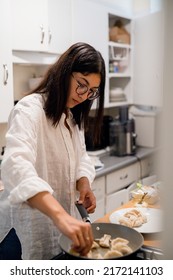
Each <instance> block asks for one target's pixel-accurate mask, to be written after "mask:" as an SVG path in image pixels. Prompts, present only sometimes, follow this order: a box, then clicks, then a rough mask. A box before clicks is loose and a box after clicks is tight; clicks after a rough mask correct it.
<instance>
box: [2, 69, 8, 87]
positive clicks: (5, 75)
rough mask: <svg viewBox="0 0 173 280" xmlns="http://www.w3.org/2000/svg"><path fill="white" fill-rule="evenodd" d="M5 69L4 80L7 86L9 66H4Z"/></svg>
mask: <svg viewBox="0 0 173 280" xmlns="http://www.w3.org/2000/svg"><path fill="white" fill-rule="evenodd" d="M3 67H4V79H3V83H4V85H5V86H6V85H7V81H8V68H7V64H3Z"/></svg>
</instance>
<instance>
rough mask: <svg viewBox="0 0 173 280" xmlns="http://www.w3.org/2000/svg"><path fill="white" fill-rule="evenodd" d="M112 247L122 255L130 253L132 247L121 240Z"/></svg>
mask: <svg viewBox="0 0 173 280" xmlns="http://www.w3.org/2000/svg"><path fill="white" fill-rule="evenodd" d="M112 249H113V250H117V251H119V252H121V253H122V254H123V255H126V254H130V253H132V249H131V248H130V247H129V246H128V245H127V244H125V243H121V242H118V243H116V244H114V245H113V246H112Z"/></svg>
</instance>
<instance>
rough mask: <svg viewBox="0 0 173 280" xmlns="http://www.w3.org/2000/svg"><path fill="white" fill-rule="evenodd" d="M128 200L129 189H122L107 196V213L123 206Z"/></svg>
mask: <svg viewBox="0 0 173 280" xmlns="http://www.w3.org/2000/svg"><path fill="white" fill-rule="evenodd" d="M127 201H128V195H127V190H126V189H124V190H120V191H118V192H115V193H113V194H110V195H108V196H107V197H106V213H108V212H111V211H113V210H114V209H116V208H118V207H120V206H122V205H123V204H124V203H126V202H127Z"/></svg>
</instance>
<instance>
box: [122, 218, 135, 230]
mask: <svg viewBox="0 0 173 280" xmlns="http://www.w3.org/2000/svg"><path fill="white" fill-rule="evenodd" d="M119 223H120V225H123V226H127V227H130V228H132V227H133V225H132V223H131V221H130V219H128V218H127V217H121V218H120V219H119Z"/></svg>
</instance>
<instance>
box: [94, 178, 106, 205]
mask: <svg viewBox="0 0 173 280" xmlns="http://www.w3.org/2000/svg"><path fill="white" fill-rule="evenodd" d="M91 188H92V191H93V193H94V195H95V197H96V199H97V201H99V200H101V199H103V198H104V197H105V176H102V177H99V178H96V179H95V180H94V182H93V183H92V187H91Z"/></svg>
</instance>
